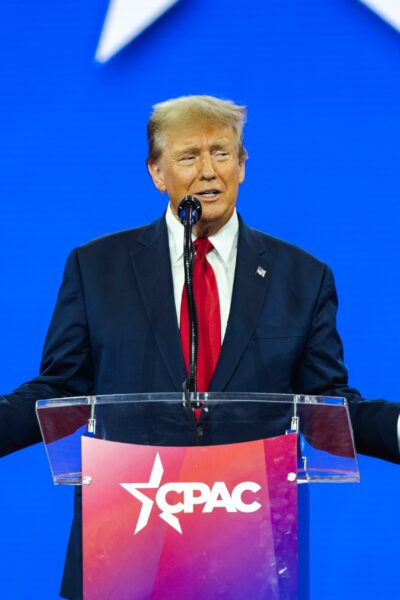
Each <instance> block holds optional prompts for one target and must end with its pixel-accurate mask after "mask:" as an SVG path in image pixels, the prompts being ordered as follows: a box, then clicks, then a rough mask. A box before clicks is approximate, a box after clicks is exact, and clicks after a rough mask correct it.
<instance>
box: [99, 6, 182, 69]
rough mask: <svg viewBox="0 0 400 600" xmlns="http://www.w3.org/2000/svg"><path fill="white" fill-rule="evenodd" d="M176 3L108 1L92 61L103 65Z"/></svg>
mask: <svg viewBox="0 0 400 600" xmlns="http://www.w3.org/2000/svg"><path fill="white" fill-rule="evenodd" d="M177 2H178V0H110V5H109V7H108V11H107V16H106V19H105V21H104V25H103V31H102V32H101V36H100V41H99V44H98V46H97V50H96V56H95V58H96V60H97V61H98V62H102V63H104V62H106V61H107V60H108V59H110V58H111V57H112V56H114V54H116V53H117V52H119V51H120V50H121V49H122V48H123V47H124V46H126V45H127V44H129V42H131V41H132V40H133V39H134V38H135V37H137V36H138V35H139V34H140V33H142V31H144V30H145V29H146V28H147V27H149V26H150V25H151V24H152V23H154V21H156V20H157V19H158V18H159V17H160V16H161V15H162V14H164V13H165V12H166V11H167V10H168V9H169V8H171V6H173V5H174V4H176V3H177Z"/></svg>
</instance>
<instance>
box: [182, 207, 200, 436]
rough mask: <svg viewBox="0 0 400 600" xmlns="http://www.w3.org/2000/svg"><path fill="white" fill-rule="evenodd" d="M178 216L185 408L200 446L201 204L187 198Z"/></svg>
mask: <svg viewBox="0 0 400 600" xmlns="http://www.w3.org/2000/svg"><path fill="white" fill-rule="evenodd" d="M178 216H179V218H180V220H181V222H182V224H183V226H184V240H183V264H184V271H185V288H186V296H187V303H188V313H189V332H190V347H189V373H188V377H187V379H185V381H184V382H183V393H184V406H185V407H186V408H188V409H190V410H189V411H188V412H190V419H191V421H192V422H193V424H194V425H195V426H196V428H195V435H196V443H197V444H199V438H198V433H199V432H198V430H197V422H196V419H195V416H194V412H193V409H194V408H200V406H201V405H200V402H199V401H198V399H197V398H196V395H197V354H198V347H199V338H198V322H197V311H196V303H195V299H194V292H193V264H194V256H195V252H194V246H193V241H192V227H193V225H194V224H195V223H197V221H198V220H199V219H200V216H201V204H200V202H199V201H198V200H197V198H195V197H194V196H185V197H184V199H183V200H182V202H181V203H180V204H179V207H178Z"/></svg>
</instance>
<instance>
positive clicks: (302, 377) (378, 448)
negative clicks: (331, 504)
mask: <svg viewBox="0 0 400 600" xmlns="http://www.w3.org/2000/svg"><path fill="white" fill-rule="evenodd" d="M337 308H338V299H337V294H336V288H335V282H334V278H333V274H332V272H331V270H330V269H329V268H328V267H326V266H325V268H324V273H323V278H322V283H321V287H320V290H319V294H318V298H317V301H316V303H315V308H314V313H313V319H312V325H311V328H310V333H309V336H308V339H307V344H306V347H305V350H304V353H303V357H302V360H301V361H300V364H299V366H298V369H297V374H296V382H295V389H296V390H299V393H307V394H313V395H321V396H342V397H343V396H344V397H345V398H347V400H348V403H349V410H350V417H351V422H352V426H353V433H354V441H355V445H356V449H357V452H360V453H362V454H367V455H369V456H375V457H377V458H383V459H385V460H389V461H392V462H395V463H399V464H400V454H399V440H398V435H397V422H398V419H399V415H400V404H398V403H394V402H387V401H384V400H365V399H364V398H362V397H361V395H360V392H359V391H358V390H356V389H354V388H351V387H349V385H348V373H347V369H346V367H345V366H344V361H343V346H342V342H341V339H340V336H339V334H338V331H337V328H336V313H337Z"/></svg>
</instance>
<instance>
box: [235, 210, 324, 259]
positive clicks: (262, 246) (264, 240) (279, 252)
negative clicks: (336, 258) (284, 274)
mask: <svg viewBox="0 0 400 600" xmlns="http://www.w3.org/2000/svg"><path fill="white" fill-rule="evenodd" d="M240 237H242V238H243V237H244V238H246V240H247V242H249V243H251V244H252V245H253V246H254V247H255V248H257V250H258V251H259V252H260V253H265V254H267V255H269V257H270V258H271V259H273V260H277V261H283V262H287V263H291V264H294V265H304V267H306V268H307V267H308V268H313V269H317V270H321V269H322V270H324V269H326V268H328V267H327V265H326V263H324V262H323V261H322V260H320V259H319V258H317V257H316V256H313V255H312V254H310V253H309V252H307V251H306V250H304V249H303V248H300V247H299V246H296V245H295V244H292V243H290V242H287V241H285V240H282V239H280V238H277V237H274V236H272V235H269V234H267V233H265V232H263V231H260V230H258V229H254V228H253V227H249V226H248V225H246V224H245V223H243V221H242V220H240V226H239V239H240Z"/></svg>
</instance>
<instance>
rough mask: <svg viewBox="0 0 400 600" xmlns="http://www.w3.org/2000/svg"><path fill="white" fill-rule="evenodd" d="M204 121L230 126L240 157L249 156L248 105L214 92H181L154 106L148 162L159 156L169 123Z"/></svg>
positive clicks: (171, 124) (149, 134)
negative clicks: (245, 131)
mask: <svg viewBox="0 0 400 600" xmlns="http://www.w3.org/2000/svg"><path fill="white" fill-rule="evenodd" d="M203 122H206V123H212V124H214V123H215V124H218V125H225V126H228V127H231V128H232V129H233V131H234V134H235V136H236V139H237V146H238V153H239V159H240V160H246V159H247V151H246V149H245V147H244V146H243V127H244V124H245V122H246V107H245V106H239V105H237V104H235V103H234V102H232V101H231V100H221V99H220V98H215V97H214V96H181V97H180V98H173V99H171V100H166V101H165V102H159V103H158V104H155V105H154V106H153V113H152V115H151V117H150V120H149V122H148V125H147V141H148V145H149V154H148V158H147V163H148V164H152V163H154V162H156V161H157V160H158V159H159V158H160V156H161V153H162V151H163V142H164V140H163V137H164V133H165V131H166V130H167V129H168V128H169V127H172V126H184V125H185V124H189V123H190V124H193V123H203Z"/></svg>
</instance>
